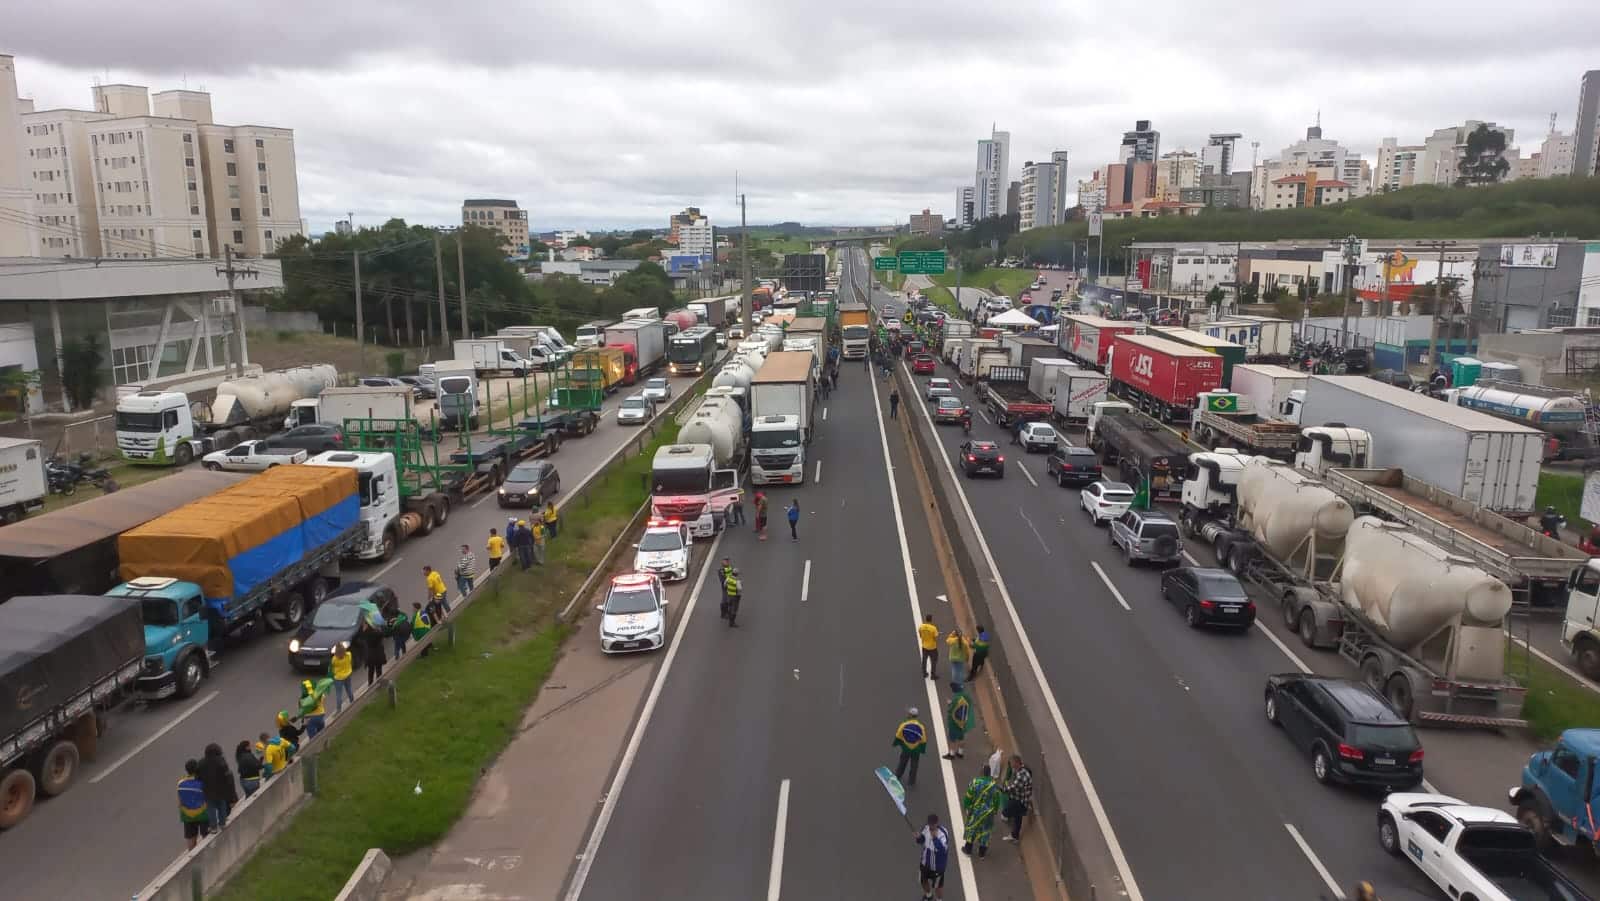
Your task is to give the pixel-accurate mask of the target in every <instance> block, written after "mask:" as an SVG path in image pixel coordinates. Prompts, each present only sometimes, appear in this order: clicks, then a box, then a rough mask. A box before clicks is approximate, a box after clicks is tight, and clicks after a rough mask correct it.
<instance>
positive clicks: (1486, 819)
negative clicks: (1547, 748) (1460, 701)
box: [1378, 751, 1588, 901]
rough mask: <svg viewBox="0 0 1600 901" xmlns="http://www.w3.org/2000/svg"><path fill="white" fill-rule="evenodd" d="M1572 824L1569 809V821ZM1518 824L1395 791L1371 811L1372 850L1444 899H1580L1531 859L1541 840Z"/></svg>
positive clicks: (1500, 815)
mask: <svg viewBox="0 0 1600 901" xmlns="http://www.w3.org/2000/svg"><path fill="white" fill-rule="evenodd" d="M1417 753H1418V754H1421V753H1422V752H1421V751H1418V752H1417ZM1545 765H1546V766H1547V767H1548V765H1549V764H1548V763H1546V764H1545ZM1580 784H1585V783H1580ZM1578 818H1579V817H1578V810H1577V809H1574V810H1573V819H1574V820H1577V819H1578ZM1519 820H1521V818H1520V817H1512V816H1511V814H1509V813H1506V812H1505V811H1503V810H1495V809H1494V808H1492V807H1477V806H1474V805H1471V804H1468V803H1466V802H1465V801H1458V800H1456V799H1455V798H1451V797H1448V796H1446V795H1439V794H1431V793H1429V794H1423V793H1420V792H1396V793H1394V794H1391V795H1389V796H1387V797H1385V798H1384V799H1383V803H1382V805H1381V806H1380V807H1379V808H1378V844H1379V846H1380V847H1382V848H1383V850H1385V851H1387V852H1389V853H1390V854H1392V855H1394V856H1395V857H1405V858H1409V859H1410V861H1411V862H1412V863H1413V864H1416V866H1417V868H1418V869H1420V870H1421V871H1422V872H1423V874H1424V875H1425V876H1427V877H1428V879H1429V880H1430V881H1432V882H1433V884H1434V885H1436V886H1438V887H1439V890H1440V891H1441V892H1443V893H1444V894H1445V895H1446V896H1448V897H1450V898H1460V899H1462V901H1579V899H1583V898H1587V897H1588V895H1586V894H1585V893H1584V892H1583V890H1582V889H1580V888H1579V887H1578V885H1577V884H1576V883H1574V882H1573V881H1572V880H1570V879H1568V878H1567V877H1566V876H1564V875H1562V874H1561V872H1560V871H1559V870H1557V869H1556V868H1555V867H1554V866H1552V865H1551V864H1550V862H1549V861H1548V860H1546V859H1545V858H1544V856H1543V855H1542V854H1540V853H1539V846H1540V841H1541V836H1540V835H1539V834H1538V833H1537V832H1535V831H1533V830H1532V829H1530V828H1528V825H1527V824H1526V821H1522V822H1519ZM1546 835H1548V832H1547V833H1546Z"/></svg>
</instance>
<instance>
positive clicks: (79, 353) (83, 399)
mask: <svg viewBox="0 0 1600 901" xmlns="http://www.w3.org/2000/svg"><path fill="white" fill-rule="evenodd" d="M105 361H106V358H105V354H104V353H102V352H101V350H100V336H99V335H96V334H94V333H93V332H91V333H89V334H87V335H84V336H83V337H81V338H73V339H71V340H69V341H66V342H65V343H63V344H62V345H61V386H62V387H63V388H65V389H66V391H67V398H68V399H69V400H71V401H72V405H73V406H74V407H76V408H78V409H79V410H87V409H89V408H90V407H93V406H94V401H95V397H97V396H98V395H99V394H100V389H102V388H104V387H105V384H106V371H105V370H104V369H102V368H101V367H102V366H104V365H105Z"/></svg>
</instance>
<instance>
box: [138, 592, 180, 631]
mask: <svg viewBox="0 0 1600 901" xmlns="http://www.w3.org/2000/svg"><path fill="white" fill-rule="evenodd" d="M139 617H140V619H143V620H144V624H145V625H147V626H176V625H177V624H178V605H177V604H174V603H172V602H171V601H169V600H167V599H166V598H145V599H144V600H142V601H140V602H139Z"/></svg>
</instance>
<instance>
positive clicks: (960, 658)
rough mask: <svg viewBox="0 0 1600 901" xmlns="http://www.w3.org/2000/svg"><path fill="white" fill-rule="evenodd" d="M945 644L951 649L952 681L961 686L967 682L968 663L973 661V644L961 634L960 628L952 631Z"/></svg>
mask: <svg viewBox="0 0 1600 901" xmlns="http://www.w3.org/2000/svg"><path fill="white" fill-rule="evenodd" d="M944 643H945V644H946V645H948V646H949V648H950V650H949V655H950V681H951V682H953V683H955V684H957V685H960V684H961V683H963V682H966V681H967V661H969V660H971V659H972V643H971V642H969V641H968V640H967V636H965V635H962V634H961V629H960V628H955V629H951V630H950V634H949V635H948V636H947V637H946V638H945V640H944Z"/></svg>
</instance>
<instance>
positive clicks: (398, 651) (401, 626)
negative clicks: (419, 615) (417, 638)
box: [388, 604, 411, 660]
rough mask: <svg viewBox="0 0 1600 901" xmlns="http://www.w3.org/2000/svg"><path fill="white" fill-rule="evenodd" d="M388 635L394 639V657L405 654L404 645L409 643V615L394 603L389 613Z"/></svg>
mask: <svg viewBox="0 0 1600 901" xmlns="http://www.w3.org/2000/svg"><path fill="white" fill-rule="evenodd" d="M388 616H389V637H390V638H392V639H393V640H394V659H396V660H399V659H400V658H401V657H403V656H405V653H406V645H408V644H410V643H411V617H409V616H407V615H406V614H405V613H404V612H402V611H401V610H400V605H399V604H396V605H395V606H394V608H393V612H392V613H390V614H389V615H388Z"/></svg>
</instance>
